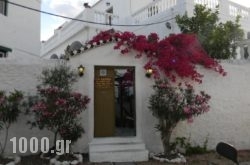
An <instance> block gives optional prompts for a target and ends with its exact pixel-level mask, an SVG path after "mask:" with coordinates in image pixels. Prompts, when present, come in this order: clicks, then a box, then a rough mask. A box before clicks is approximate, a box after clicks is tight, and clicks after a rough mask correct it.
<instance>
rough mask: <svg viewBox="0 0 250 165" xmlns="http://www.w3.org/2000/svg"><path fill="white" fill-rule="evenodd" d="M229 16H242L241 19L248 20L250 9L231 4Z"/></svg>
mask: <svg viewBox="0 0 250 165" xmlns="http://www.w3.org/2000/svg"><path fill="white" fill-rule="evenodd" d="M229 15H230V16H234V17H236V16H238V15H239V16H241V18H248V17H249V15H250V9H249V8H246V7H243V6H239V5H235V4H233V3H230V4H229Z"/></svg>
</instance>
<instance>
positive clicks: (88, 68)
mask: <svg viewBox="0 0 250 165" xmlns="http://www.w3.org/2000/svg"><path fill="white" fill-rule="evenodd" d="M11 2H16V3H18V4H22V5H24V6H29V7H32V8H36V9H40V5H41V4H40V1H39V0H38V1H37V0H12V1H11ZM195 4H207V6H208V7H210V8H215V6H216V5H220V18H221V20H222V21H224V20H234V19H235V17H236V15H241V16H242V19H241V24H242V27H243V28H244V30H245V34H246V39H247V36H248V39H249V32H250V26H249V25H250V9H249V8H246V7H243V6H240V5H238V4H236V3H233V2H231V1H228V0H153V1H152V0H100V1H99V2H97V3H96V4H94V5H93V6H92V7H89V6H88V5H87V4H86V5H85V9H84V10H83V11H82V12H81V13H80V14H79V15H78V16H77V17H76V19H79V20H84V21H68V22H66V23H64V24H63V25H62V26H60V27H59V28H58V29H56V30H55V32H54V35H53V36H52V37H51V38H50V39H48V40H47V41H44V42H43V43H42V45H41V52H40V43H39V39H40V14H39V13H37V12H32V11H29V10H26V9H23V8H20V7H17V6H14V5H11V4H6V3H5V2H4V1H0V71H1V72H0V90H5V91H13V90H14V89H18V90H22V91H24V92H25V95H34V94H35V93H36V87H37V85H38V80H37V77H38V76H39V75H40V74H41V71H42V69H43V68H44V67H48V66H51V65H53V64H54V63H56V62H57V61H59V60H50V59H51V58H52V59H57V58H60V57H61V56H62V55H63V54H64V53H65V49H66V48H67V47H68V45H70V48H72V49H79V48H82V47H81V46H82V45H84V44H85V43H86V42H88V41H89V40H91V39H92V37H93V36H95V35H96V34H98V33H99V32H100V31H102V30H108V29H112V28H113V29H114V30H116V31H131V32H135V33H136V34H145V35H146V34H149V33H151V32H156V33H158V34H159V36H160V37H161V38H164V37H165V36H168V35H169V34H171V33H178V32H179V29H178V27H177V25H176V23H175V20H174V18H175V16H176V15H177V14H184V13H185V12H188V13H189V14H192V12H193V8H194V5H195ZM24 18H25V19H24ZM142 25H143V26H142ZM247 34H248V35H247ZM76 41H79V42H76ZM73 43H74V44H73ZM240 44H241V45H242V46H243V47H244V48H245V47H249V45H248V46H246V45H247V44H250V43H249V42H248V41H247V40H246V41H244V43H240ZM113 47H114V43H113V42H110V43H105V44H101V45H100V46H94V47H93V48H92V49H89V50H86V51H82V50H81V51H80V52H77V53H78V54H77V55H75V56H72V57H71V58H70V60H69V61H68V65H70V66H72V68H73V69H75V71H76V72H77V69H78V67H79V66H83V67H84V69H85V70H84V75H83V76H82V77H80V78H79V81H78V82H77V83H76V84H75V86H74V89H75V90H76V91H78V92H80V93H82V94H84V95H87V96H88V97H89V98H90V100H91V101H90V103H89V104H88V107H87V110H86V111H84V112H83V113H82V114H81V122H82V124H83V127H84V130H85V133H84V134H83V135H82V137H81V138H80V139H79V140H78V141H77V142H76V143H75V144H74V146H73V151H75V152H80V153H89V156H90V161H92V162H103V161H104V162H107V161H111V162H128V161H146V160H148V158H149V153H150V152H155V153H158V152H161V151H162V150H163V147H162V143H161V140H160V133H159V132H157V131H156V129H155V124H157V120H156V119H155V118H154V117H153V116H152V113H151V111H150V110H149V109H148V106H149V105H148V99H149V97H150V95H151V94H152V92H153V90H152V84H153V82H154V81H153V78H148V77H146V76H145V70H144V68H143V66H144V65H145V59H143V58H142V59H140V60H138V59H136V58H134V57H129V56H121V53H120V52H119V51H118V50H114V49H113ZM40 53H41V56H39V54H40ZM132 53H134V52H132ZM132 53H131V54H132ZM132 55H134V54H132ZM221 65H222V66H223V68H224V69H225V71H226V72H227V76H225V77H222V76H221V75H219V74H217V73H214V72H210V71H207V70H205V69H203V68H201V67H199V66H197V68H198V69H199V71H200V72H201V73H202V74H204V75H205V76H204V79H203V83H202V84H197V86H196V88H197V89H198V90H204V91H206V92H207V93H208V94H209V95H210V96H211V102H210V105H211V110H210V111H209V112H208V113H206V114H204V115H201V116H199V117H197V118H195V119H194V122H193V123H192V124H187V122H186V121H183V122H180V123H179V124H178V125H177V127H176V129H175V130H174V132H173V136H172V139H174V138H175V137H187V138H190V143H191V144H193V145H200V146H202V145H203V144H204V141H205V140H207V147H208V149H209V150H210V149H211V150H213V149H215V146H216V144H217V143H218V142H220V141H225V142H228V143H231V144H233V145H234V146H235V147H236V148H237V149H249V148H250V141H249V137H250V131H248V130H249V127H250V115H249V109H250V104H249V100H250V86H249V82H250V77H249V75H250V61H249V60H228V61H222V62H221ZM82 69H83V68H82ZM124 82H125V83H124ZM123 83H124V84H126V86H125V87H124V86H122V85H124V84H123ZM28 119H30V118H29V117H28V116H25V115H23V114H22V115H20V117H19V119H18V121H17V123H16V124H14V125H12V126H11V127H10V131H9V139H11V138H13V137H16V138H17V139H20V137H26V138H27V139H30V138H31V137H37V138H38V139H41V138H43V137H48V138H49V139H50V140H51V141H52V140H53V138H52V137H53V135H52V133H51V132H48V131H46V130H43V131H41V130H39V129H32V130H31V129H30V128H29V126H27V124H26V123H27V120H28ZM120 119H121V120H120ZM2 136H3V135H2V134H0V140H2V139H3V137H2ZM8 142H9V141H8ZM12 147H13V146H12V144H11V143H10V142H9V143H8V144H7V147H6V154H7V155H8V154H9V155H13V150H12ZM28 148H29V146H28ZM17 154H26V155H29V154H32V153H31V152H26V153H20V152H18V153H17Z"/></svg>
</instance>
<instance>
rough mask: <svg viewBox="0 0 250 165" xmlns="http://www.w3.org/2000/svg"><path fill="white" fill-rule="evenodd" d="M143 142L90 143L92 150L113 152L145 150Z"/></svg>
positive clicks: (90, 149)
mask: <svg viewBox="0 0 250 165" xmlns="http://www.w3.org/2000/svg"><path fill="white" fill-rule="evenodd" d="M144 149H145V144H143V143H112V144H110V143H107V144H90V148H89V151H90V152H109V151H110V152H112V151H126V150H144Z"/></svg>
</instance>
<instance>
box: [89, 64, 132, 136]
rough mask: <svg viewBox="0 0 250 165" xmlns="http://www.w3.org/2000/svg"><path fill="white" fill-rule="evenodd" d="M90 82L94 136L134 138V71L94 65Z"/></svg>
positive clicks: (128, 68) (125, 68)
mask: <svg viewBox="0 0 250 165" xmlns="http://www.w3.org/2000/svg"><path fill="white" fill-rule="evenodd" d="M94 83H95V84H94V106H95V107H94V137H129V136H135V135H136V116H135V115H136V113H135V112H136V110H135V68H134V67H112V66H96V67H95V81H94Z"/></svg>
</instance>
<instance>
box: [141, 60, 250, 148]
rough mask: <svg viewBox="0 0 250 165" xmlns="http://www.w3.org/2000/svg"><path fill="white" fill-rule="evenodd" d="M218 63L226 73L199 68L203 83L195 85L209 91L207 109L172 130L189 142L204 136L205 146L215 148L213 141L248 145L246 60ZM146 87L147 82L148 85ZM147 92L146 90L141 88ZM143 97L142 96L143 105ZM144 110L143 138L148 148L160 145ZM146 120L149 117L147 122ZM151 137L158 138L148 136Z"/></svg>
mask: <svg viewBox="0 0 250 165" xmlns="http://www.w3.org/2000/svg"><path fill="white" fill-rule="evenodd" d="M222 66H223V67H224V69H225V70H226V72H227V76H225V77H223V76H220V75H219V74H218V73H216V72H213V71H208V70H205V69H204V68H200V69H199V70H200V71H201V73H203V74H204V75H205V77H204V79H203V83H202V84H201V85H197V91H198V90H204V91H206V92H207V93H208V94H209V95H211V100H210V106H211V110H210V111H209V112H208V113H206V114H203V115H201V116H198V117H197V118H195V119H194V122H193V123H191V124H190V123H187V121H183V122H180V123H179V124H178V125H177V127H176V129H175V130H174V132H173V136H172V140H173V139H174V138H176V137H187V138H190V141H191V143H192V144H193V145H197V144H198V145H201V146H202V145H203V144H204V142H205V140H206V139H207V140H208V149H215V147H216V144H217V143H218V142H220V141H225V142H229V143H231V144H233V145H234V146H235V147H236V148H237V149H249V148H250V142H249V136H250V132H249V131H248V128H249V126H250V115H249V110H250V101H249V100H250V86H249V81H250V78H249V74H250V71H249V68H250V61H240V60H239V61H224V62H222ZM148 87H150V86H148ZM144 92H145V96H147V95H148V94H149V93H150V91H144ZM147 100H148V98H147V97H144V102H145V104H144V108H145V109H147ZM146 112H147V113H144V117H143V118H144V120H145V125H146V128H145V129H144V137H145V138H144V139H145V141H146V144H147V147H148V148H149V149H150V150H152V151H158V150H161V149H162V146H161V142H160V134H159V132H156V131H155V129H154V128H153V124H156V123H157V121H156V120H155V119H154V118H153V117H152V116H151V115H150V113H148V112H149V111H148V110H146ZM146 121H153V122H152V123H148V122H146ZM152 139H159V140H158V141H157V140H152Z"/></svg>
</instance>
